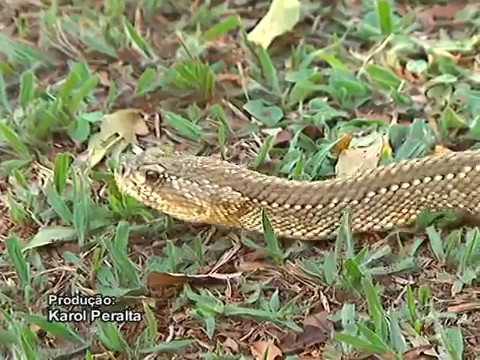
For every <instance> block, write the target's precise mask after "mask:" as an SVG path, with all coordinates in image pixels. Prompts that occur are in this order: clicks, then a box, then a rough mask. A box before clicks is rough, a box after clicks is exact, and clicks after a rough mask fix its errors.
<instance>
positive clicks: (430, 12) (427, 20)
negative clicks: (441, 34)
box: [418, 1, 467, 32]
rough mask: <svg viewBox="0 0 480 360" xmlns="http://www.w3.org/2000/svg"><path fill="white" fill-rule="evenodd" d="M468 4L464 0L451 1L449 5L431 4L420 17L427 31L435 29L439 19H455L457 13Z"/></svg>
mask: <svg viewBox="0 0 480 360" xmlns="http://www.w3.org/2000/svg"><path fill="white" fill-rule="evenodd" d="M466 5H467V3H466V2H464V1H458V2H453V1H452V2H450V3H449V4H447V5H435V6H429V7H427V8H426V9H425V10H423V11H421V12H420V13H419V14H418V18H419V20H420V22H421V23H423V25H424V26H425V28H426V30H427V32H431V31H433V30H434V29H435V27H436V25H437V24H436V23H437V20H439V19H447V20H454V19H455V16H456V15H457V13H458V12H459V11H461V10H463V9H464V8H465V6H466Z"/></svg>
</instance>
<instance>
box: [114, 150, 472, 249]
mask: <svg viewBox="0 0 480 360" xmlns="http://www.w3.org/2000/svg"><path fill="white" fill-rule="evenodd" d="M115 179H116V183H117V185H118V187H119V189H120V191H122V192H125V193H127V194H129V195H131V196H133V197H134V198H136V199H137V200H139V201H141V202H142V203H144V204H146V205H147V206H149V207H152V208H155V209H157V210H160V211H162V212H164V213H166V214H169V215H171V216H173V217H175V218H178V219H181V220H184V221H188V222H195V223H207V224H218V225H226V226H231V227H236V228H241V229H246V230H250V231H256V232H262V209H263V210H265V211H266V213H267V214H268V216H269V218H270V220H271V223H272V226H273V229H274V231H275V232H276V233H277V234H278V235H280V236H285V237H289V238H297V239H302V240H323V239H328V238H332V237H334V236H335V234H336V232H337V229H338V226H339V223H340V219H341V217H342V213H343V210H344V209H347V208H348V209H349V210H350V212H351V218H352V225H351V226H352V231H353V232H355V233H359V232H371V231H374V232H378V231H387V230H390V229H392V228H394V227H396V226H406V225H409V224H411V223H413V222H414V221H415V219H416V217H417V215H418V214H419V213H420V212H421V211H423V210H425V209H429V210H432V211H442V210H448V209H453V210H461V211H463V212H466V213H469V214H473V215H478V214H480V151H464V152H451V153H448V154H446V155H441V156H440V155H436V156H428V157H424V158H419V159H412V160H405V161H401V162H398V163H394V164H390V165H386V166H380V167H377V168H374V169H370V170H366V171H363V172H360V173H358V174H355V175H352V176H347V177H338V178H334V179H331V180H325V181H313V182H308V181H294V180H287V179H283V178H278V177H274V176H267V175H263V174H260V173H258V172H255V171H251V170H248V169H246V168H243V167H240V166H238V165H235V164H232V163H229V162H225V161H221V160H216V159H214V158H211V157H201V156H190V155H178V156H165V155H164V154H163V152H162V151H161V150H160V149H159V148H155V147H153V148H149V149H147V150H145V151H144V152H142V153H141V154H139V155H137V156H136V157H134V158H133V159H131V160H129V161H128V162H126V163H125V164H123V166H122V169H121V170H120V171H119V172H117V173H116V175H115Z"/></svg>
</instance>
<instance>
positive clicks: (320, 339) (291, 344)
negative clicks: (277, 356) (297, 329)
mask: <svg viewBox="0 0 480 360" xmlns="http://www.w3.org/2000/svg"><path fill="white" fill-rule="evenodd" d="M328 315H329V314H328V313H327V312H326V311H322V312H320V313H317V314H313V315H310V316H308V317H306V318H305V320H304V321H303V332H302V333H301V334H295V333H290V334H288V335H287V336H286V337H285V338H284V339H285V342H284V344H282V346H281V347H282V349H283V351H284V352H285V353H286V354H291V353H297V352H299V351H303V350H305V348H307V347H310V346H313V345H318V344H324V343H325V342H326V341H328V340H329V339H330V338H331V337H332V335H333V332H334V328H333V322H332V321H330V320H329V319H328V318H327V317H328Z"/></svg>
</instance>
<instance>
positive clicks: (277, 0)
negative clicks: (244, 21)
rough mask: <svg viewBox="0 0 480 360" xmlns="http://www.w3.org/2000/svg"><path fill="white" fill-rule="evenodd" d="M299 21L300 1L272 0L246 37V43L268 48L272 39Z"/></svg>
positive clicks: (290, 28)
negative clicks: (249, 42)
mask: <svg viewBox="0 0 480 360" xmlns="http://www.w3.org/2000/svg"><path fill="white" fill-rule="evenodd" d="M299 19H300V1H298V0H273V1H272V3H271V5H270V9H268V12H267V14H266V15H265V16H264V17H263V19H262V20H260V22H259V23H258V25H257V26H256V27H255V29H253V30H252V31H251V32H250V33H249V34H248V36H247V39H248V41H251V42H254V43H256V44H258V45H260V46H262V47H263V48H265V49H266V48H268V46H269V45H270V44H271V42H272V41H273V39H275V38H276V37H277V36H279V35H282V34H285V33H286V32H288V31H290V30H292V29H293V27H294V26H295V25H296V24H297V22H298V20H299Z"/></svg>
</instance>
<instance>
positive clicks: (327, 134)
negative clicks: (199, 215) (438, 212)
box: [0, 0, 480, 360]
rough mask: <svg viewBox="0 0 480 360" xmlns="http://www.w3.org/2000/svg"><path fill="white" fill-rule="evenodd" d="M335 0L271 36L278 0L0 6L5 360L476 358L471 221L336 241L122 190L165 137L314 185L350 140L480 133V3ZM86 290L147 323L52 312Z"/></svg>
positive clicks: (476, 264) (0, 287)
mask: <svg viewBox="0 0 480 360" xmlns="http://www.w3.org/2000/svg"><path fill="white" fill-rule="evenodd" d="M326 3H327V2H325V4H323V3H320V2H316V1H307V0H305V1H302V2H301V5H302V8H301V17H300V22H299V23H298V24H297V26H296V27H295V29H294V31H292V32H289V33H287V34H284V35H282V36H281V37H279V38H277V39H276V40H275V41H274V42H273V43H272V44H271V45H270V46H269V48H268V49H263V48H260V47H257V46H255V45H254V44H253V43H251V42H249V41H248V40H247V33H248V32H250V30H251V29H252V28H253V27H254V26H255V24H256V23H257V22H258V20H259V19H260V17H261V16H263V15H264V14H265V13H266V11H267V8H268V6H269V2H267V1H260V2H255V4H253V2H235V1H234V2H214V1H204V2H202V1H195V2H191V1H182V0H180V1H176V2H171V1H161V0H144V1H141V2H131V1H126V0H105V1H103V2H99V1H84V2H78V1H52V2H28V4H27V3H22V2H19V4H17V2H7V3H6V4H3V5H0V9H1V11H0V13H1V15H0V19H1V20H0V26H1V27H2V34H0V274H1V275H0V357H2V358H7V359H61V358H73V357H76V358H78V359H94V358H95V359H97V358H102V359H113V358H118V359H143V358H153V356H157V358H159V359H197V358H202V359H269V360H273V359H274V358H277V359H278V358H280V356H276V355H275V354H282V356H283V358H285V359H289V360H294V359H309V358H325V359H341V358H345V359H347V358H348V359H357V358H358V359H359V358H365V356H369V355H372V354H375V355H376V356H379V357H381V358H384V359H413V358H422V357H423V358H425V357H428V356H433V357H436V356H439V357H440V358H445V359H446V358H448V359H475V358H476V356H478V355H476V354H478V351H479V350H480V347H479V345H478V344H479V343H480V333H479V331H478V329H479V328H480V316H479V312H478V310H479V309H480V303H479V301H478V294H477V293H478V290H477V289H478V286H479V281H480V233H479V230H478V228H459V229H456V230H453V231H441V230H440V229H439V228H438V227H437V226H436V225H435V224H433V225H429V226H428V227H427V228H426V231H425V232H424V233H418V234H398V233H396V232H393V233H391V234H387V235H385V236H380V235H378V234H377V235H372V236H370V237H366V238H364V237H357V236H354V235H353V234H352V233H351V230H350V227H351V225H350V224H351V222H352V221H353V220H354V219H352V218H351V216H350V214H349V213H348V212H346V213H345V214H344V216H343V220H342V224H341V225H340V227H339V232H338V237H337V239H336V241H333V242H330V243H321V244H318V243H316V244H312V243H305V242H283V241H282V239H279V238H277V237H276V236H275V234H274V233H273V231H272V229H271V224H270V220H269V218H268V216H267V214H266V213H263V215H262V224H263V228H264V230H265V236H264V237H258V236H255V235H254V234H245V233H243V232H238V231H234V230H231V229H227V230H226V229H217V228H214V227H209V226H193V225H191V224H186V223H183V222H180V221H176V220H174V219H171V218H169V217H168V216H165V215H162V214H159V213H156V212H155V211H153V210H151V209H149V208H146V207H145V206H144V205H143V204H141V203H139V202H137V201H135V200H134V199H132V198H130V197H128V196H126V195H124V194H122V193H120V192H119V190H118V189H117V187H116V185H115V182H114V172H115V170H116V169H117V167H118V165H119V163H121V162H122V161H123V160H122V159H123V158H122V156H123V154H125V153H130V152H132V151H135V149H136V148H137V147H138V146H139V145H141V146H144V145H146V144H151V143H152V142H153V143H159V144H161V146H162V147H163V148H164V149H165V151H166V152H172V151H175V150H176V151H182V152H188V153H192V154H204V155H216V154H220V155H221V156H222V157H224V158H226V159H230V160H231V161H234V162H237V163H241V164H243V165H245V166H248V167H250V168H253V169H257V170H258V171H262V172H266V173H269V174H273V175H276V176H279V177H284V178H288V179H296V180H306V181H310V180H322V179H326V178H330V177H332V176H335V175H336V173H337V170H336V165H337V162H338V161H341V160H339V159H340V158H341V154H342V152H343V151H344V150H345V149H347V148H351V149H352V148H355V146H357V147H358V148H360V149H366V150H365V151H367V152H370V153H371V154H372V155H375V156H377V159H378V163H381V164H386V163H390V162H396V161H399V160H402V159H409V158H415V157H422V156H425V155H427V154H431V153H432V152H435V151H437V152H438V151H441V149H442V148H445V147H449V148H452V149H455V150H464V149H468V148H479V140H480V115H479V114H480V85H479V84H480V78H479V75H478V69H479V66H480V63H479V58H478V53H479V49H480V37H479V35H478V33H479V28H480V8H479V6H478V5H475V4H472V5H468V6H466V5H465V4H460V5H458V4H457V5H456V4H452V3H449V2H442V1H437V2H435V4H436V5H438V6H437V7H432V3H431V2H421V1H410V2H393V1H387V0H378V1H373V0H370V1H367V0H365V1H336V2H329V3H330V4H331V5H329V6H327V5H326ZM435 9H440V10H443V13H442V14H443V15H442V14H440V15H439V13H440V12H438V13H437V12H436V11H439V10H435ZM12 14H17V15H18V16H13V15H12ZM120 109H126V111H123V112H117V110H120ZM131 109H141V110H143V111H144V112H145V113H147V114H149V116H148V118H143V117H141V116H140V115H139V113H138V111H136V110H131ZM378 138H380V139H384V145H383V147H382V149H381V151H380V152H379V153H376V154H373V150H372V149H373V148H374V147H373V145H372V144H373V143H374V141H373V140H372V139H378ZM354 144H356V145H354ZM439 149H440V150H439ZM349 166H350V167H351V166H353V164H350V165H349ZM347 167H348V164H347ZM76 293H80V294H82V295H84V296H95V295H98V294H100V295H102V296H113V297H114V298H115V299H116V300H115V304H114V305H111V306H106V305H98V306H99V308H100V309H101V310H102V311H104V312H105V311H107V310H108V311H110V312H118V313H122V312H125V311H127V310H128V311H131V312H134V313H138V314H140V315H141V319H140V321H118V322H105V321H99V320H96V321H93V322H84V321H81V322H74V321H72V322H67V323H61V322H51V321H48V314H49V310H53V307H52V306H49V304H48V298H49V295H59V296H61V295H66V296H68V295H71V294H76ZM56 308H57V309H59V310H60V311H64V312H67V313H68V312H70V313H71V312H73V311H76V310H79V308H78V307H73V308H72V307H70V306H68V305H60V306H56ZM265 344H270V345H268V346H266V345H265ZM372 358H373V357H372Z"/></svg>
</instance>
